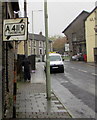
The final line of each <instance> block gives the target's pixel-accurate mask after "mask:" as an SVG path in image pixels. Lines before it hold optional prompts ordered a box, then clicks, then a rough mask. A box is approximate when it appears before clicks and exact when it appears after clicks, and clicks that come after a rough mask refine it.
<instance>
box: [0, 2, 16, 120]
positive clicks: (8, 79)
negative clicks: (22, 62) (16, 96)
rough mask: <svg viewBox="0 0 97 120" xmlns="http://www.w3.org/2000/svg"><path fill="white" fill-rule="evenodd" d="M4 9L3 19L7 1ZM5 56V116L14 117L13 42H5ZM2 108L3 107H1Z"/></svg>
mask: <svg viewBox="0 0 97 120" xmlns="http://www.w3.org/2000/svg"><path fill="white" fill-rule="evenodd" d="M2 3H3V2H2ZM3 4H4V7H3V11H2V15H3V19H4V18H5V19H6V5H5V3H3ZM1 36H2V33H1ZM0 45H1V44H0ZM1 48H2V51H3V54H2V55H3V56H2V58H1V60H2V65H3V71H2V79H3V88H2V90H3V104H2V105H3V117H7V118H12V115H13V80H14V49H13V43H12V42H3V43H2V46H1V47H0V49H1ZM0 108H1V107H0Z"/></svg>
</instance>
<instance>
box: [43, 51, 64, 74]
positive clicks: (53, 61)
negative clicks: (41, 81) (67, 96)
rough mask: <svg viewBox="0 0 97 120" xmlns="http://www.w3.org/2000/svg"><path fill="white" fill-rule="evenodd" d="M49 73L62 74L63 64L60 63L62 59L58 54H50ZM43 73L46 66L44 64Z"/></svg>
mask: <svg viewBox="0 0 97 120" xmlns="http://www.w3.org/2000/svg"><path fill="white" fill-rule="evenodd" d="M49 59H50V73H52V72H60V73H64V63H63V61H62V57H61V55H60V54H58V53H50V54H49ZM44 68H45V71H46V64H45V67H44Z"/></svg>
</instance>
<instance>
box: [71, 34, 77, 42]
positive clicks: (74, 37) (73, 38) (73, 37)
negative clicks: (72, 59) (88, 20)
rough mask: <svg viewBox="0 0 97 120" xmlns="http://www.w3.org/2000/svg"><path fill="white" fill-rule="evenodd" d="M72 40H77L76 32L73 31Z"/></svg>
mask: <svg viewBox="0 0 97 120" xmlns="http://www.w3.org/2000/svg"><path fill="white" fill-rule="evenodd" d="M72 41H77V38H76V33H72Z"/></svg>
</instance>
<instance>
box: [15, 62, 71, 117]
mask: <svg viewBox="0 0 97 120" xmlns="http://www.w3.org/2000/svg"><path fill="white" fill-rule="evenodd" d="M42 64H43V63H40V62H38V63H37V64H36V70H35V71H32V73H31V81H30V82H24V80H21V81H19V82H18V84H17V96H16V117H17V118H59V119H61V118H72V116H71V115H70V113H69V112H68V110H67V109H66V107H65V106H64V105H63V104H62V102H61V101H60V100H59V98H58V97H57V96H56V94H55V93H54V91H53V89H52V92H51V100H47V98H46V78H45V73H44V69H43V65H42Z"/></svg>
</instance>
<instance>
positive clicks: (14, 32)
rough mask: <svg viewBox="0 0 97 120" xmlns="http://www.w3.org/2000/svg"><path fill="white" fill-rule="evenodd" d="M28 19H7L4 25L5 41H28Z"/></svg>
mask: <svg viewBox="0 0 97 120" xmlns="http://www.w3.org/2000/svg"><path fill="white" fill-rule="evenodd" d="M27 35H28V18H16V19H5V20H4V23H3V41H13V40H16V41H20V40H27Z"/></svg>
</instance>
